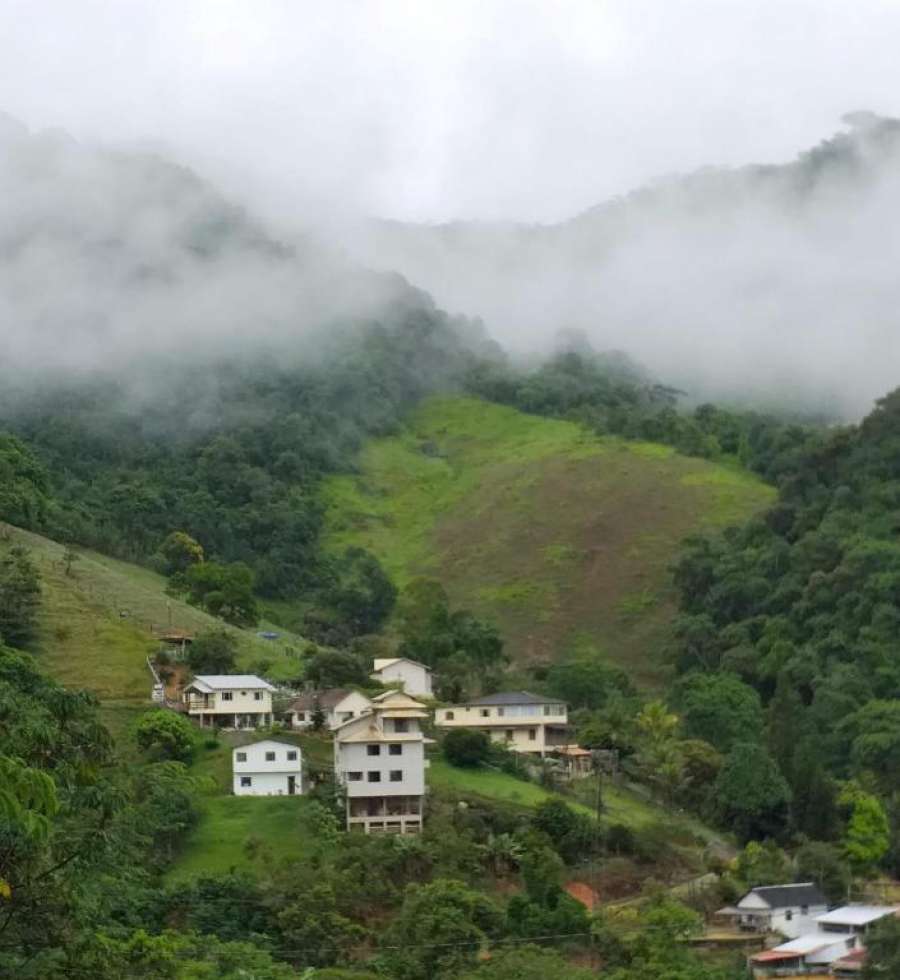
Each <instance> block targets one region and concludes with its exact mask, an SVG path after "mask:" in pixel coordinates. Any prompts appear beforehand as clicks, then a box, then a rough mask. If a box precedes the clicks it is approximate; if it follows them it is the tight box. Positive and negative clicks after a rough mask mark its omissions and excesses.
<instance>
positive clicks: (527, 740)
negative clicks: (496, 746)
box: [434, 691, 570, 756]
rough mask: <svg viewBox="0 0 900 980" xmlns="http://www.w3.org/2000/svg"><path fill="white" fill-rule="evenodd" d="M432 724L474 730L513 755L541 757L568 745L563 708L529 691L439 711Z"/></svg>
mask: <svg viewBox="0 0 900 980" xmlns="http://www.w3.org/2000/svg"><path fill="white" fill-rule="evenodd" d="M434 723H435V725H437V727H438V728H441V729H444V730H445V731H446V730H449V729H453V728H473V729H475V730H477V731H482V732H484V733H485V734H486V735H488V736H489V737H490V738H491V740H492V741H494V742H503V743H504V744H505V745H506V746H507V748H510V749H512V750H513V751H514V752H526V753H535V754H537V755H540V756H544V755H546V754H547V752H549V751H552V750H554V749H556V748H559V747H561V746H563V745H567V744H568V742H569V735H570V732H569V726H568V709H567V707H566V705H565V704H564V703H563V702H561V701H558V700H557V699H556V698H545V697H539V696H538V695H537V694H531V693H529V692H528V691H502V692H500V693H498V694H488V695H485V696H484V697H481V698H476V699H475V700H474V701H466V702H465V703H464V704H454V705H451V706H450V707H449V708H438V709H437V711H435V713H434Z"/></svg>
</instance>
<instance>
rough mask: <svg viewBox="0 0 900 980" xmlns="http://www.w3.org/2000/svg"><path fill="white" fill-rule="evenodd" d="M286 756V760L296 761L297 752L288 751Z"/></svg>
mask: <svg viewBox="0 0 900 980" xmlns="http://www.w3.org/2000/svg"><path fill="white" fill-rule="evenodd" d="M287 757H288V762H296V761H297V753H296V752H288V754H287Z"/></svg>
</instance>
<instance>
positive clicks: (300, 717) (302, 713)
mask: <svg viewBox="0 0 900 980" xmlns="http://www.w3.org/2000/svg"><path fill="white" fill-rule="evenodd" d="M297 721H306V712H305V711H298V712H297Z"/></svg>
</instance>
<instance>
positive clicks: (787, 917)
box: [784, 909, 794, 922]
mask: <svg viewBox="0 0 900 980" xmlns="http://www.w3.org/2000/svg"><path fill="white" fill-rule="evenodd" d="M784 918H785V920H786V921H787V922H790V921H791V919H793V918H794V911H793V909H788V910H787V912H785V913H784Z"/></svg>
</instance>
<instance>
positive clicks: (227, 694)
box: [222, 691, 234, 701]
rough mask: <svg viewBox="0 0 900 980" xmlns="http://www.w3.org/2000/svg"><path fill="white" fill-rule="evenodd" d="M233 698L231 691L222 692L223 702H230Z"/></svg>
mask: <svg viewBox="0 0 900 980" xmlns="http://www.w3.org/2000/svg"><path fill="white" fill-rule="evenodd" d="M233 697H234V695H233V694H232V693H231V691H222V700H223V701H230V700H231V699H232V698H233Z"/></svg>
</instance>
